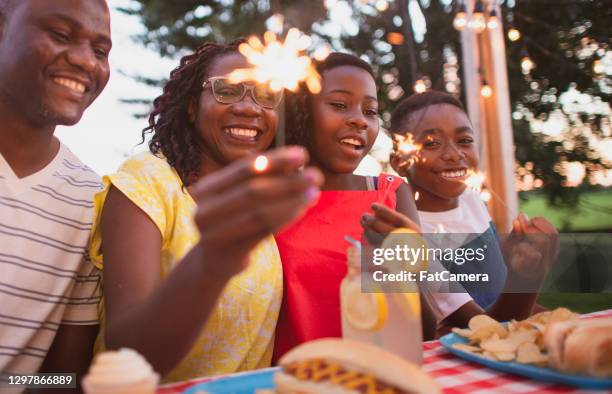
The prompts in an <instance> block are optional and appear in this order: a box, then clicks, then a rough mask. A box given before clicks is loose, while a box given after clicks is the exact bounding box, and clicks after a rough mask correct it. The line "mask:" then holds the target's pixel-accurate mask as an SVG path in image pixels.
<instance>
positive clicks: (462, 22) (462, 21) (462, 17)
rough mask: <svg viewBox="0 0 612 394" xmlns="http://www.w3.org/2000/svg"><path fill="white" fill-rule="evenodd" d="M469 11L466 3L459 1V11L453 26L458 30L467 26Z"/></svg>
mask: <svg viewBox="0 0 612 394" xmlns="http://www.w3.org/2000/svg"><path fill="white" fill-rule="evenodd" d="M467 23H468V20H467V13H466V9H465V3H464V2H463V1H460V2H459V6H458V7H457V13H456V14H455V19H453V27H454V28H455V30H457V31H462V30H463V29H465V27H466V26H467Z"/></svg>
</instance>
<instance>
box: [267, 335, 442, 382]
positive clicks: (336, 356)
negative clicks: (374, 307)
mask: <svg viewBox="0 0 612 394" xmlns="http://www.w3.org/2000/svg"><path fill="white" fill-rule="evenodd" d="M279 364H280V366H281V368H282V370H281V372H279V373H277V374H276V375H275V376H274V382H275V384H276V393H277V394H297V393H299V394H323V393H326V394H421V393H422V394H436V393H440V392H441V391H440V389H439V388H438V386H437V385H436V383H435V382H434V381H433V380H432V379H431V378H430V377H429V376H427V375H426V374H425V373H424V372H422V371H421V369H420V368H419V367H418V366H416V365H414V364H411V363H409V362H407V361H405V360H404V359H402V358H401V357H399V356H396V355H395V354H392V353H389V352H387V351H386V350H383V349H381V348H378V347H376V346H373V345H369V344H366V343H362V342H357V341H352V340H348V339H335V338H326V339H319V340H315V341H312V342H307V343H304V344H302V345H300V346H298V347H296V348H294V349H293V350H291V351H290V352H288V353H287V354H285V356H283V357H282V358H281V359H280V361H279Z"/></svg>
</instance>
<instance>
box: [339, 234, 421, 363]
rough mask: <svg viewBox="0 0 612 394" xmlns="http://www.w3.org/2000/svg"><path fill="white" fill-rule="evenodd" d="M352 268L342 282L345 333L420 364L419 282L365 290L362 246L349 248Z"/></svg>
mask: <svg viewBox="0 0 612 394" xmlns="http://www.w3.org/2000/svg"><path fill="white" fill-rule="evenodd" d="M347 265H348V272H347V275H346V277H345V278H344V279H343V280H342V282H341V284H340V306H341V313H342V337H343V338H349V339H353V340H358V341H362V342H367V343H370V344H373V345H376V346H379V347H382V348H384V349H386V350H388V351H391V352H393V353H395V354H397V355H399V356H401V357H403V358H404V359H406V360H408V361H410V362H412V363H414V364H417V365H420V364H421V363H422V358H423V336H422V331H421V304H420V297H419V292H418V287H417V286H416V284H412V286H411V285H410V284H407V286H403V287H402V289H401V292H389V293H387V292H385V290H387V289H385V288H383V287H380V288H375V289H370V290H373V291H374V292H364V291H362V286H361V285H362V280H361V279H362V275H367V274H366V273H362V272H361V247H360V245H359V244H356V245H352V246H350V247H349V248H348V249H347Z"/></svg>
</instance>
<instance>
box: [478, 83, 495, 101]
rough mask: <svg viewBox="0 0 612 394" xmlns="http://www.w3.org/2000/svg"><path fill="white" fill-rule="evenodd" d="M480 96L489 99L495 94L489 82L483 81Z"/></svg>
mask: <svg viewBox="0 0 612 394" xmlns="http://www.w3.org/2000/svg"><path fill="white" fill-rule="evenodd" d="M480 94H481V95H482V97H484V98H489V97H491V95H492V94H493V89H491V86H489V84H488V83H487V81H486V80H484V79H483V80H482V86H481V87H480Z"/></svg>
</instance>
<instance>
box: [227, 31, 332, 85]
mask: <svg viewBox="0 0 612 394" xmlns="http://www.w3.org/2000/svg"><path fill="white" fill-rule="evenodd" d="M311 43H312V40H311V38H310V37H309V36H307V35H305V34H302V33H301V32H300V31H299V30H298V29H289V31H288V32H287V35H286V37H285V40H284V41H283V42H281V41H279V40H278V39H277V37H276V35H275V34H274V33H272V32H270V31H267V32H266V33H265V34H264V42H263V43H262V42H261V41H260V40H259V38H257V37H250V38H249V39H248V41H247V42H246V43H243V44H241V45H240V47H239V48H238V50H239V51H240V53H241V54H243V55H244V56H245V57H246V58H247V61H248V62H249V63H250V64H252V65H253V67H251V68H242V69H238V70H235V71H234V72H232V73H231V74H230V75H229V78H230V80H232V81H233V82H242V81H247V80H250V81H256V82H257V83H261V84H269V86H270V89H272V90H274V91H277V92H278V91H280V90H283V89H288V90H291V91H296V90H297V89H298V85H299V83H300V82H302V81H304V82H305V83H306V86H307V87H308V90H310V92H312V93H314V94H316V93H319V92H320V91H321V78H320V76H319V74H318V73H317V71H316V70H315V68H314V65H313V64H312V62H311V60H310V58H309V57H308V56H306V55H303V54H302V53H303V52H304V51H305V50H306V49H307V48H308V47H309V46H310V45H311Z"/></svg>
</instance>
